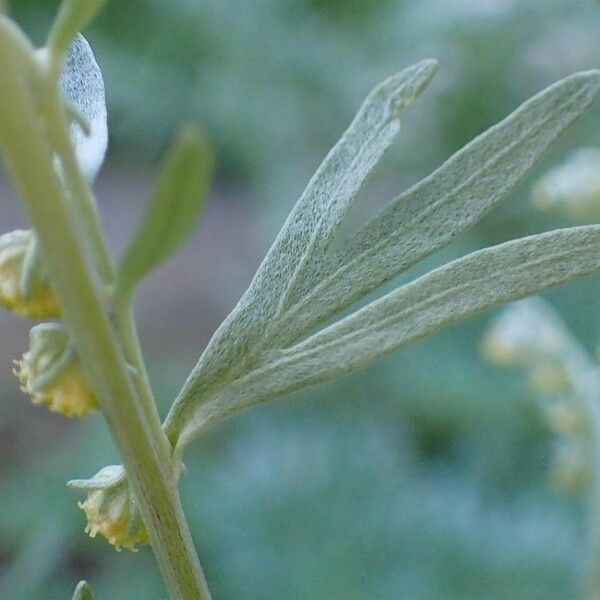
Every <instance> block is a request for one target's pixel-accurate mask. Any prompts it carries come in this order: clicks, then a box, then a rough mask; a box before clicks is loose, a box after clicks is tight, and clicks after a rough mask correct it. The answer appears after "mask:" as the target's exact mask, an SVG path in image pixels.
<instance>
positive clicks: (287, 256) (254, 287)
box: [189, 60, 437, 386]
mask: <svg viewBox="0 0 600 600" xmlns="http://www.w3.org/2000/svg"><path fill="white" fill-rule="evenodd" d="M436 68H437V62H436V61H434V60H424V61H422V62H420V63H418V64H416V65H414V66H412V67H409V68H408V69H405V70H404V71H402V72H400V73H398V74H396V75H394V76H392V77H390V78H388V79H386V80H385V81H384V82H383V83H381V84H380V85H379V86H377V87H376V88H375V89H374V90H373V91H372V92H371V93H370V94H369V96H368V97H367V98H366V100H365V101H364V103H363V105H362V106H361V108H360V109H359V111H358V114H357V115H356V117H355V118H354V120H353V121H352V123H351V124H350V126H349V127H348V129H347V130H346V132H345V133H344V134H343V136H342V137H341V139H340V140H339V142H338V143H337V144H336V146H335V147H334V148H333V149H332V150H331V151H330V152H329V154H328V155H327V156H326V158H325V160H324V161H323V163H322V164H321V166H320V167H319V169H318V170H317V172H316V173H315V175H314V176H313V178H312V179H311V180H310V182H309V184H308V186H307V188H306V190H305V191H304V193H303V194H302V196H301V197H300V199H299V200H298V202H297V204H296V206H295V207H294V209H293V210H292V212H291V214H290V215H289V217H288V218H287V220H286V222H285V224H284V225H283V227H282V229H281V231H280V232H279V234H278V236H277V238H276V239H275V242H274V243H273V245H272V247H271V249H270V250H269V252H268V253H267V255H266V257H265V259H264V260H263V262H262V264H261V265H260V267H259V269H258V271H257V273H256V275H255V276H254V278H253V280H252V282H251V284H250V287H249V288H248V290H247V291H246V293H245V294H244V296H243V297H242V298H241V300H240V302H239V303H238V305H237V306H236V307H235V308H234V310H233V311H232V313H231V314H230V315H229V316H228V317H227V319H226V320H225V322H224V323H223V324H222V325H221V327H220V328H219V329H218V331H217V332H216V334H215V335H214V336H213V339H212V340H211V342H210V343H209V346H208V347H207V349H206V351H205V353H204V354H203V356H202V358H201V360H200V363H199V364H198V365H197V367H196V368H195V369H194V372H193V373H192V379H193V380H194V381H198V382H199V385H202V386H207V385H210V384H211V382H213V381H214V380H215V379H217V378H219V375H220V376H221V377H220V378H221V379H222V373H223V372H224V371H226V370H232V369H233V370H234V371H235V372H239V371H240V370H242V369H243V368H244V365H246V364H247V363H248V362H251V360H252V357H255V356H257V355H258V354H259V352H260V350H261V349H262V348H263V345H264V344H263V341H264V339H265V338H266V337H268V332H269V330H270V328H271V327H273V326H274V324H276V323H277V322H278V315H279V314H280V313H281V312H282V311H283V310H284V309H285V308H286V306H287V303H288V294H289V292H290V290H292V288H293V287H294V285H295V284H297V283H298V282H301V281H303V280H304V279H306V278H308V277H310V275H311V273H312V272H313V270H314V264H315V261H318V260H320V259H321V257H322V256H323V254H324V252H325V250H326V248H327V245H328V244H329V242H330V241H331V239H332V237H333V235H334V234H335V232H336V230H337V228H338V226H339V224H340V222H341V220H342V219H343V217H344V216H345V215H346V212H347V211H348V209H349V207H350V205H351V204H352V202H353V200H354V199H355V198H356V196H357V195H358V193H359V191H360V189H361V188H362V186H363V184H364V182H365V180H366V179H367V177H368V176H369V175H370V173H371V172H372V171H373V169H374V168H375V166H376V165H377V163H378V162H379V160H380V159H381V157H382V156H383V155H384V153H385V152H386V150H387V149H388V148H389V146H390V145H391V143H392V141H393V139H394V137H395V135H396V133H397V132H398V130H399V128H400V123H399V117H400V115H401V113H402V112H403V111H404V109H405V108H406V107H407V106H408V105H409V104H410V103H411V102H412V101H413V100H414V99H415V98H416V97H417V96H418V95H419V94H420V92H421V91H422V90H423V89H424V88H425V86H426V85H427V84H428V83H429V81H430V80H431V78H432V77H433V75H434V73H435V70H436ZM189 385H191V382H189Z"/></svg>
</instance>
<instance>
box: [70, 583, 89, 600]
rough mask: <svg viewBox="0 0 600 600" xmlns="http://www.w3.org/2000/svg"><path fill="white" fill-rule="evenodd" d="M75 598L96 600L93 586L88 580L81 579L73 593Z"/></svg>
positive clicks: (76, 599)
mask: <svg viewBox="0 0 600 600" xmlns="http://www.w3.org/2000/svg"><path fill="white" fill-rule="evenodd" d="M73 600H94V594H93V593H92V588H91V587H90V586H89V584H88V582H87V581H80V582H79V583H78V584H77V587H76V588H75V592H74V593H73Z"/></svg>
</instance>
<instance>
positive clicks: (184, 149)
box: [117, 126, 213, 294]
mask: <svg viewBox="0 0 600 600" xmlns="http://www.w3.org/2000/svg"><path fill="white" fill-rule="evenodd" d="M212 165H213V161H212V155H211V152H210V150H209V148H208V146H207V144H206V142H205V141H204V138H203V136H202V134H201V133H200V132H199V131H198V130H197V129H196V128H195V127H192V126H188V127H185V128H184V129H183V130H182V131H181V133H180V134H179V136H178V137H177V139H176V140H175V142H174V143H173V145H172V146H171V148H170V149H169V151H168V153H167V156H166V159H165V164H164V167H163V171H162V174H161V176H160V179H159V182H158V184H157V186H156V189H155V191H154V193H153V195H152V198H151V200H150V203H149V206H148V208H147V211H146V214H145V215H144V217H143V219H142V222H141V224H140V226H139V228H138V230H137V232H136V233H135V235H134V236H133V239H132V241H131V243H130V245H129V247H128V248H127V250H126V251H125V255H124V256H123V260H122V261H121V266H120V268H119V277H118V291H117V294H119V293H120V294H127V293H128V292H129V291H130V290H131V289H133V287H134V286H135V285H136V284H137V283H138V282H139V280H140V279H142V278H143V277H144V276H145V275H147V274H148V273H149V272H150V271H151V270H152V269H154V268H155V267H157V266H158V265H159V264H160V263H161V262H163V261H164V260H166V259H167V258H168V257H169V255H170V254H172V253H173V252H174V251H175V250H176V249H177V248H178V247H179V246H180V245H181V244H182V243H183V242H184V241H185V239H186V238H187V236H188V235H189V234H190V233H191V231H192V229H193V227H194V225H195V223H196V220H197V217H198V214H199V213H200V210H201V208H202V206H203V205H204V200H205V198H206V195H207V192H208V186H209V182H210V176H211V173H212Z"/></svg>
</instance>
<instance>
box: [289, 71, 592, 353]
mask: <svg viewBox="0 0 600 600" xmlns="http://www.w3.org/2000/svg"><path fill="white" fill-rule="evenodd" d="M599 88H600V71H589V72H584V73H576V74H574V75H571V76H569V77H567V78H565V79H563V80H562V81H559V82H558V83H555V84H554V85H551V86H550V87H548V88H547V89H545V90H544V91H542V92H540V93H539V94H537V95H536V96H534V97H532V98H530V99H529V100H527V101H526V102H525V103H524V104H522V105H521V106H520V107H519V108H518V109H517V110H516V111H515V112H513V113H512V114H511V115H509V116H508V117H507V118H506V119H504V120H503V121H501V122H500V123H498V124H497V125H495V126H494V127H491V128H490V129H488V130H487V131H486V132H485V133H483V134H481V135H480V136H478V137H477V138H475V139H474V140H473V141H471V142H470V143H469V144H467V145H466V146H465V147H464V148H462V149H461V150H460V151H458V152H457V153H456V154H455V155H454V156H452V157H451V158H450V159H449V160H448V161H447V162H446V163H444V164H443V165H442V166H441V167H440V168H439V169H437V170H436V171H434V172H433V173H432V174H431V175H429V177H427V178H425V179H424V180H422V181H421V182H419V183H417V184H416V185H415V186H413V187H412V188H411V189H409V190H408V191H406V192H405V193H403V194H401V195H400V196H399V197H398V198H397V199H396V200H394V201H393V202H392V203H391V204H390V205H388V206H387V207H386V208H385V209H384V210H383V211H382V213H381V214H380V215H378V216H377V217H375V218H374V219H373V220H371V221H370V222H369V223H367V224H366V225H365V226H363V227H362V228H361V229H360V230H359V231H358V232H357V234H356V235H355V236H354V237H353V238H352V239H351V240H350V241H349V243H348V245H347V248H345V249H343V250H342V251H340V252H338V253H337V254H336V255H335V256H333V257H332V258H330V259H328V260H327V261H326V263H325V264H324V265H322V266H321V268H320V269H319V270H318V271H316V272H315V275H314V277H313V278H312V279H311V280H310V282H309V285H307V286H305V287H304V288H303V289H302V290H300V291H299V292H298V293H297V295H296V298H295V300H296V303H295V305H294V306H293V307H291V308H290V309H289V310H288V312H287V314H285V315H283V316H282V329H281V333H280V334H279V337H280V338H281V341H293V340H294V339H296V338H297V337H298V336H299V335H301V334H302V333H304V332H306V331H309V330H310V329H312V328H313V327H314V326H315V325H316V324H318V323H319V322H322V321H323V320H325V319H327V318H329V317H331V316H332V315H334V314H336V313H337V312H339V311H341V310H342V309H344V308H346V307H347V306H349V305H350V304H352V303H353V302H354V301H356V300H358V299H360V298H361V297H363V296H364V295H365V294H367V293H369V292H371V291H372V290H374V289H375V288H377V287H378V286H380V285H381V284H382V283H384V282H385V281H387V280H389V279H391V278H392V277H394V276H396V275H398V274H399V273H401V272H402V271H405V270H406V269H408V268H409V267H411V266H412V265H414V264H415V263H417V262H418V261H419V260H421V259H423V258H424V257H426V256H428V255H429V254H431V253H432V252H434V251H435V250H437V249H439V248H440V247H442V246H444V245H446V244H448V243H449V242H450V241H452V239H453V238H454V237H456V235H457V234H459V233H460V232H461V231H463V230H464V229H466V228H467V227H469V226H471V225H473V224H474V223H476V222H477V221H478V220H479V219H481V218H482V217H483V216H484V215H485V214H486V213H487V212H489V211H490V210H491V209H492V208H493V207H494V206H495V205H496V204H497V203H498V202H499V201H500V200H502V199H503V198H504V197H505V196H506V195H507V194H508V193H509V192H510V191H511V190H512V189H513V188H514V187H515V185H516V184H517V183H518V182H519V181H520V180H521V179H522V178H523V177H524V176H525V175H526V174H527V172H528V171H529V170H530V168H531V167H532V166H533V165H534V164H535V163H536V161H537V160H538V159H539V157H540V156H541V155H542V154H543V153H544V151H545V150H546V149H547V148H548V146H549V145H550V144H551V143H552V142H553V141H554V140H555V139H556V138H557V136H558V135H560V133H562V132H563V131H564V130H565V129H566V128H567V127H568V126H569V125H570V124H571V123H572V122H573V121H574V120H575V119H576V118H577V117H578V116H579V115H580V114H581V113H582V112H583V111H584V110H585V108H586V107H587V106H588V105H589V104H590V102H591V101H592V100H593V98H594V97H595V96H596V94H597V93H598V90H599Z"/></svg>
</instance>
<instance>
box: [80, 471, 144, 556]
mask: <svg viewBox="0 0 600 600" xmlns="http://www.w3.org/2000/svg"><path fill="white" fill-rule="evenodd" d="M69 487H72V488H75V489H78V490H82V491H85V492H86V493H87V494H88V496H87V498H86V499H85V500H84V501H83V502H80V503H79V507H80V508H81V509H82V510H83V511H84V513H85V516H86V518H87V526H86V528H85V531H86V533H88V534H89V536H90V537H92V538H93V537H96V535H97V534H98V533H99V534H100V535H102V536H103V537H104V538H105V539H106V540H107V541H108V542H109V543H110V544H112V545H113V546H114V547H115V549H116V550H121V548H126V549H127V550H136V546H138V545H139V544H149V543H150V538H149V536H148V532H147V531H146V527H145V526H144V522H143V521H142V517H141V515H140V511H139V509H138V507H137V504H136V502H135V500H134V498H133V495H132V493H131V489H130V487H129V482H128V480H127V476H126V474H125V471H124V469H123V467H122V466H121V465H109V466H107V467H104V468H103V469H101V470H100V471H98V473H96V475H94V477H92V478H90V479H82V480H75V481H70V482H69Z"/></svg>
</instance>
